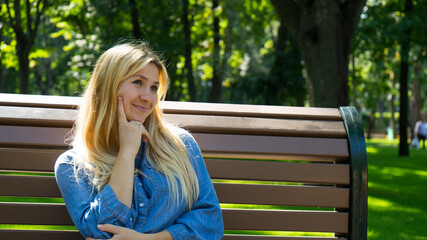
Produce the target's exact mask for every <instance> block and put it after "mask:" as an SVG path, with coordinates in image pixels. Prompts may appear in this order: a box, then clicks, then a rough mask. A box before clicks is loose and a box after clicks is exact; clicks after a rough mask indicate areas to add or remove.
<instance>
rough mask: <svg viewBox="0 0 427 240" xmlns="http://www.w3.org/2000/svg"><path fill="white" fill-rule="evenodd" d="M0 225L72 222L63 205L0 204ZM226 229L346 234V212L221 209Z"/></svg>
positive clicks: (62, 223)
mask: <svg viewBox="0 0 427 240" xmlns="http://www.w3.org/2000/svg"><path fill="white" fill-rule="evenodd" d="M0 212H1V213H2V214H1V215H0V224H37V225H73V223H72V221H71V218H70V217H69V215H68V212H67V210H66V208H65V206H64V205H62V204H34V203H0ZM223 218H224V228H225V229H226V230H261V231H306V232H336V233H348V213H344V212H320V211H319V212H315V211H280V210H237V209H223Z"/></svg>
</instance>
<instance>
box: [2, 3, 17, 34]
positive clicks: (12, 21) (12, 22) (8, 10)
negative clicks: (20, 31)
mask: <svg viewBox="0 0 427 240" xmlns="http://www.w3.org/2000/svg"><path fill="white" fill-rule="evenodd" d="M5 4H6V9H7V16H8V17H9V23H10V25H11V26H12V28H13V29H14V30H15V32H16V25H15V21H14V19H13V18H12V14H11V13H10V7H9V1H8V0H6V3H5Z"/></svg>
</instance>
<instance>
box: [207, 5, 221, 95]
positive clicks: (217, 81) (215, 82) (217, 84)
mask: <svg viewBox="0 0 427 240" xmlns="http://www.w3.org/2000/svg"><path fill="white" fill-rule="evenodd" d="M218 4H219V0H212V12H213V34H214V46H213V66H212V67H213V78H212V86H211V92H210V98H209V102H221V95H222V79H221V74H220V73H219V68H220V64H219V62H220V61H219V50H220V46H219V37H220V35H219V17H218V15H217V9H218Z"/></svg>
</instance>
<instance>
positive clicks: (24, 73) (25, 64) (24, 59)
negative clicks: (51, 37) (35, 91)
mask: <svg viewBox="0 0 427 240" xmlns="http://www.w3.org/2000/svg"><path fill="white" fill-rule="evenodd" d="M27 48H28V45H27V44H25V41H22V40H21V41H18V40H17V41H16V53H17V55H18V66H19V72H18V77H19V93H24V94H25V93H29V86H30V79H29V78H30V60H29V59H28V56H29V55H30V53H29V52H30V51H29V49H27Z"/></svg>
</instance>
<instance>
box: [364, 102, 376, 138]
mask: <svg viewBox="0 0 427 240" xmlns="http://www.w3.org/2000/svg"><path fill="white" fill-rule="evenodd" d="M374 126H375V109H371V111H370V112H369V120H368V132H367V136H366V138H367V139H371V137H372V129H373V128H374Z"/></svg>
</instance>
